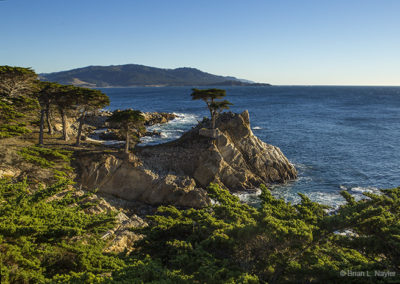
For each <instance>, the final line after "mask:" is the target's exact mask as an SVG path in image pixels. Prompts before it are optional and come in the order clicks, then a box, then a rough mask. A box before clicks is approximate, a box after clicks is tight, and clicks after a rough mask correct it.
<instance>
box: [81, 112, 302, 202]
mask: <svg viewBox="0 0 400 284" xmlns="http://www.w3.org/2000/svg"><path fill="white" fill-rule="evenodd" d="M216 127H217V129H216V130H211V129H209V128H210V125H209V121H205V122H203V123H200V124H199V125H198V126H197V127H195V128H194V129H192V130H191V131H189V132H187V133H185V134H184V135H183V136H182V137H181V138H180V139H178V140H176V141H172V142H170V143H166V144H161V145H156V146H150V147H137V151H136V152H137V153H136V154H137V156H134V155H130V156H129V157H128V158H127V157H123V156H118V155H112V154H98V155H97V156H93V155H87V156H82V157H80V158H78V160H77V162H78V164H79V167H80V169H81V174H80V179H79V181H80V183H81V184H82V186H83V188H84V189H89V190H93V189H96V188H98V189H99V190H100V192H104V193H108V194H112V195H114V196H117V197H120V198H123V199H126V200H136V201H141V202H145V203H148V204H154V205H156V204H172V205H176V206H185V207H203V206H206V205H208V204H210V199H209V198H208V196H207V194H206V191H205V190H204V188H206V187H207V186H208V185H209V184H210V183H211V182H216V183H219V184H221V185H222V186H225V187H226V188H228V189H230V190H234V191H236V190H246V189H252V188H255V187H257V186H259V185H260V184H262V183H264V184H268V183H276V182H279V183H280V182H285V181H287V180H291V179H294V178H296V176H297V172H296V169H295V168H294V166H293V165H292V164H291V163H290V162H289V161H288V159H287V158H286V157H285V156H284V155H283V153H282V152H281V151H280V149H279V148H278V147H275V146H272V145H269V144H266V143H264V142H263V141H261V140H260V139H258V138H257V137H256V136H254V134H253V132H252V131H251V128H250V118H249V113H248V112H247V111H245V112H243V113H242V114H233V113H224V114H222V115H220V117H219V118H218V119H217V121H216Z"/></svg>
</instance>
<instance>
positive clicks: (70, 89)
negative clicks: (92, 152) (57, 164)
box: [54, 85, 80, 141]
mask: <svg viewBox="0 0 400 284" xmlns="http://www.w3.org/2000/svg"><path fill="white" fill-rule="evenodd" d="M79 90H80V89H79V87H75V86H72V85H60V87H59V88H58V92H57V95H56V96H55V98H54V104H55V106H56V108H57V109H58V112H59V113H60V116H61V122H62V139H63V140H64V141H68V125H67V114H68V112H69V111H70V110H72V109H74V108H76V107H77V106H76V100H77V96H78V94H79Z"/></svg>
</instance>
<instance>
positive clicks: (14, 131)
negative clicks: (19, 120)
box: [0, 124, 31, 139]
mask: <svg viewBox="0 0 400 284" xmlns="http://www.w3.org/2000/svg"><path fill="white" fill-rule="evenodd" d="M30 132H31V131H30V130H29V129H28V128H26V127H25V126H24V124H18V125H11V124H3V125H0V139H2V138H10V137H14V136H19V135H22V134H26V133H30Z"/></svg>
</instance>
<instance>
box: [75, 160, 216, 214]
mask: <svg viewBox="0 0 400 284" xmlns="http://www.w3.org/2000/svg"><path fill="white" fill-rule="evenodd" d="M77 161H78V165H79V168H80V172H81V174H80V179H79V182H80V184H81V185H82V187H83V188H84V189H89V190H93V189H95V188H98V189H99V190H100V192H104V193H108V194H112V195H114V196H117V197H120V198H123V199H127V200H137V201H141V202H145V203H148V204H154V205H158V204H173V205H176V206H184V207H203V206H206V205H207V204H208V203H209V199H208V197H207V194H206V192H205V191H204V190H203V189H201V188H198V187H196V182H195V181H194V180H193V179H192V178H190V177H187V176H177V175H173V174H161V173H157V172H156V171H154V170H153V169H151V168H148V167H146V166H145V165H143V164H142V163H141V161H139V160H138V159H137V158H136V157H135V156H133V155H130V156H129V157H127V156H124V155H121V156H118V155H112V154H98V155H97V156H93V155H92V154H89V155H87V156H85V155H83V156H80V157H79V159H78V160H77Z"/></svg>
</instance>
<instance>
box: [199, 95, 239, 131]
mask: <svg viewBox="0 0 400 284" xmlns="http://www.w3.org/2000/svg"><path fill="white" fill-rule="evenodd" d="M191 96H192V99H193V100H202V101H204V102H205V103H206V105H207V108H208V110H209V111H210V116H211V121H212V128H213V129H214V128H215V121H216V119H217V117H218V115H219V114H220V113H221V112H222V111H223V110H225V109H229V106H230V105H232V103H230V102H229V101H227V100H224V101H216V100H218V99H222V98H224V97H225V96H226V91H225V90H222V89H204V90H201V89H192V94H191Z"/></svg>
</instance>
